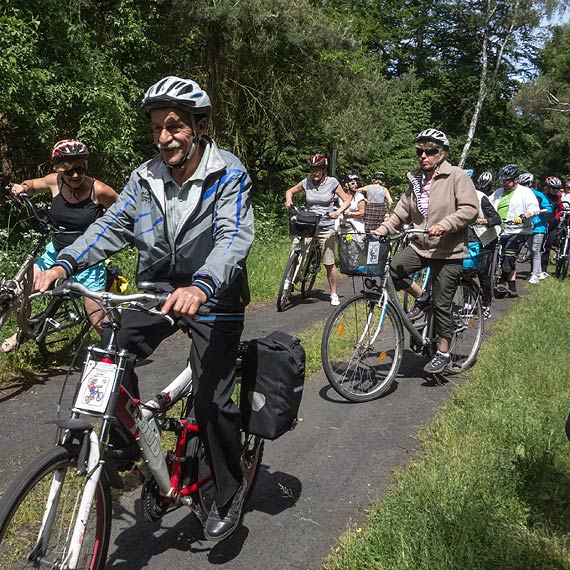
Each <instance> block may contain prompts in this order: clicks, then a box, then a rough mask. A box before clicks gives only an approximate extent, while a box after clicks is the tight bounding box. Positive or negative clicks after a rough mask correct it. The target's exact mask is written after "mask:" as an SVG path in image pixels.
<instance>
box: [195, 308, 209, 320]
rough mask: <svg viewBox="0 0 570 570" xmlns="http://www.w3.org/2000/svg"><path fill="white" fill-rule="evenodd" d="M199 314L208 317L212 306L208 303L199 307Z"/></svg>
mask: <svg viewBox="0 0 570 570" xmlns="http://www.w3.org/2000/svg"><path fill="white" fill-rule="evenodd" d="M197 314H198V316H200V317H207V316H208V315H209V314H210V307H206V305H202V306H201V307H200V308H199V309H198V313H197Z"/></svg>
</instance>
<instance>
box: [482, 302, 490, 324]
mask: <svg viewBox="0 0 570 570" xmlns="http://www.w3.org/2000/svg"><path fill="white" fill-rule="evenodd" d="M483 318H484V319H485V320H487V319H490V318H491V307H489V306H488V305H484V306H483Z"/></svg>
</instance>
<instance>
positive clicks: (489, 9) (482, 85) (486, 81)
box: [458, 0, 520, 168]
mask: <svg viewBox="0 0 570 570" xmlns="http://www.w3.org/2000/svg"><path fill="white" fill-rule="evenodd" d="M519 8H520V0H516V1H515V2H514V3H513V11H512V18H511V22H510V25H509V27H508V28H507V30H506V32H505V36H504V37H503V39H502V40H501V43H500V47H499V50H498V52H497V56H496V60H495V66H494V68H493V75H492V76H491V78H489V77H488V69H489V53H490V45H489V44H490V34H491V26H492V23H493V17H494V16H495V14H496V13H497V2H496V1H494V0H487V5H486V10H485V28H484V33H483V44H482V47H481V79H480V80H479V96H478V97H477V103H476V104H475V109H474V110H473V116H472V117H471V123H470V124H469V131H468V133H467V139H466V141H465V144H464V145H463V151H462V152H461V158H460V159H459V164H458V166H459V167H460V168H463V166H464V165H465V162H466V160H467V156H468V155H469V151H470V150H471V145H472V144H473V139H474V138H475V132H476V130H477V123H478V122H479V116H480V115H481V109H482V108H483V103H485V99H486V97H487V93H488V92H489V87H490V86H492V85H493V83H494V82H495V80H496V78H497V74H498V72H499V68H500V66H501V62H502V60H503V56H504V53H505V48H506V46H507V44H508V42H509V40H510V39H511V37H512V35H513V32H514V31H515V29H516V26H517V21H518V15H519Z"/></svg>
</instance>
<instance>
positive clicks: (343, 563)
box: [324, 279, 570, 570]
mask: <svg viewBox="0 0 570 570" xmlns="http://www.w3.org/2000/svg"><path fill="white" fill-rule="evenodd" d="M568 339H570V282H568V281H567V282H558V281H556V280H555V279H549V280H546V281H545V282H544V283H542V284H541V286H540V287H538V288H536V289H534V290H533V291H532V294H531V295H530V296H529V297H527V298H525V299H521V300H520V301H518V302H517V303H516V305H515V310H513V311H511V312H510V314H509V315H507V316H506V317H505V318H504V319H503V320H502V321H501V322H500V323H499V324H498V325H497V326H496V329H495V334H494V336H493V337H492V338H490V339H489V340H487V341H486V342H485V344H484V346H483V349H482V351H481V353H480V357H479V361H478V363H477V365H476V366H475V367H474V368H473V369H472V372H471V374H470V376H471V381H470V382H469V383H467V384H464V385H463V386H461V387H459V388H457V389H456V390H455V392H454V396H453V398H452V400H451V401H450V403H449V404H447V405H446V406H445V407H444V408H443V409H442V410H441V411H440V413H439V414H438V417H437V418H436V420H435V421H434V422H432V424H431V425H429V426H428V427H427V428H426V429H425V430H424V431H423V432H422V433H421V434H420V439H421V442H422V449H421V451H420V452H419V454H418V456H417V457H416V458H415V460H413V461H412V463H411V464H410V465H409V466H407V467H406V468H404V469H402V470H401V471H399V472H396V473H395V474H394V476H393V481H392V483H391V486H390V488H389V490H388V492H387V493H386V495H385V497H384V498H383V499H382V500H380V501H379V502H377V503H376V504H374V505H372V507H371V510H370V516H369V519H368V521H367V522H366V523H365V524H364V525H363V526H362V527H361V528H354V529H351V531H349V532H347V534H346V535H345V536H343V537H342V538H341V540H340V541H339V543H338V545H337V547H336V548H335V550H334V553H333V554H332V555H331V556H330V557H329V558H328V559H327V560H326V561H325V563H324V568H326V569H327V570H349V569H354V570H366V569H370V570H372V569H374V570H383V569H390V570H396V569H406V570H408V569H410V570H411V569H414V570H419V569H426V570H427V569H430V570H434V569H437V570H441V569H461V570H467V569H468V570H471V569H511V570H518V569H520V570H523V569H524V570H529V569H536V570H539V569H540V570H543V569H558V568H560V569H562V568H565V569H567V568H570V535H569V532H570V442H568V441H567V440H566V437H565V434H564V422H565V420H566V416H567V414H568V411H569V408H570V390H569V389H570V373H569V371H568V370H569V368H568V362H569V359H568V346H569V345H568Z"/></svg>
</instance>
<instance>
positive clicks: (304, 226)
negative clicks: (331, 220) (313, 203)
mask: <svg viewBox="0 0 570 570" xmlns="http://www.w3.org/2000/svg"><path fill="white" fill-rule="evenodd" d="M320 221H321V215H320V214H315V212H310V211H309V210H299V211H298V212H297V213H296V214H295V215H294V216H291V218H290V219H289V231H290V232H291V235H294V236H299V237H313V236H314V235H315V234H316V233H317V229H318V227H319V222H320Z"/></svg>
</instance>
